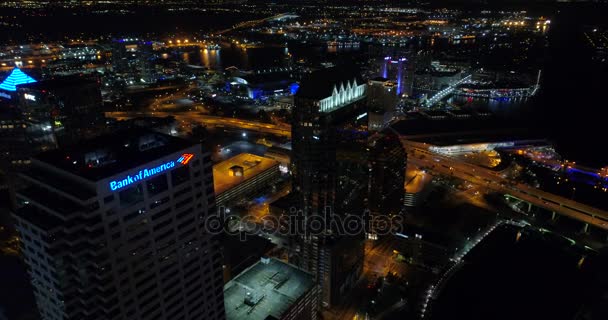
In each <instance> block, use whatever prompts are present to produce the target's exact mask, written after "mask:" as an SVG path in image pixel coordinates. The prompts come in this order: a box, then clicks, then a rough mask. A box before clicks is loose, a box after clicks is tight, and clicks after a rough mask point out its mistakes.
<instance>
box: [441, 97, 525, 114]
mask: <svg viewBox="0 0 608 320" xmlns="http://www.w3.org/2000/svg"><path fill="white" fill-rule="evenodd" d="M527 100H528V99H527V98H506V97H505V98H495V99H490V98H480V97H465V96H452V97H450V98H449V99H448V103H450V104H453V105H455V106H458V107H461V108H466V109H489V110H491V111H492V112H495V113H498V114H504V113H508V114H511V113H513V112H517V111H519V110H520V108H521V107H523V106H524V105H525V104H526V102H527Z"/></svg>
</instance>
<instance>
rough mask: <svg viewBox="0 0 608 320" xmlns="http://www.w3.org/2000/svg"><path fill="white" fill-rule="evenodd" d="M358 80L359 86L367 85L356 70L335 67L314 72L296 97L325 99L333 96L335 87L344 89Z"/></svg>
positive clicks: (303, 82)
mask: <svg viewBox="0 0 608 320" xmlns="http://www.w3.org/2000/svg"><path fill="white" fill-rule="evenodd" d="M353 80H356V81H357V84H363V83H365V82H364V81H363V78H362V77H361V73H360V72H359V71H358V70H357V69H356V68H354V67H353V68H346V67H334V68H328V69H321V70H317V71H314V72H313V73H311V74H310V75H309V76H308V77H306V78H305V79H304V80H303V81H302V83H301V85H300V89H299V90H298V92H297V93H296V96H298V97H301V98H307V99H324V98H327V97H329V96H331V94H332V91H333V89H334V86H337V87H340V85H341V84H344V87H346V85H347V84H348V82H349V81H353Z"/></svg>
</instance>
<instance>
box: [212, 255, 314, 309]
mask: <svg viewBox="0 0 608 320" xmlns="http://www.w3.org/2000/svg"><path fill="white" fill-rule="evenodd" d="M313 286H314V281H313V279H312V275H311V274H309V273H306V272H304V271H303V270H301V269H298V268H296V267H294V266H292V265H290V264H287V263H285V262H282V261H280V260H277V259H273V258H271V259H265V261H260V262H258V263H256V264H254V265H253V266H251V267H250V268H248V269H247V270H245V271H243V272H242V273H241V274H239V275H238V276H237V277H236V278H234V279H233V280H231V281H229V282H228V283H227V284H226V285H225V286H224V305H225V308H226V319H227V320H241V319H247V320H266V319H273V318H276V319H280V318H281V316H282V315H283V314H284V313H285V311H287V310H288V309H289V307H290V306H291V305H292V304H293V303H295V302H296V301H297V300H298V299H299V298H300V297H302V296H303V295H305V294H306V293H307V292H308V291H309V290H311V289H312V288H313Z"/></svg>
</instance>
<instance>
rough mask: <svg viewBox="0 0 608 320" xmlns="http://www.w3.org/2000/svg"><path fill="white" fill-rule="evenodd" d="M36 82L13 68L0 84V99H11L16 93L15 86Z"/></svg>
mask: <svg viewBox="0 0 608 320" xmlns="http://www.w3.org/2000/svg"><path fill="white" fill-rule="evenodd" d="M34 82H36V80H35V79H34V78H32V77H30V76H28V75H27V74H25V73H24V72H23V71H21V69H19V68H15V69H13V71H11V73H10V74H9V75H8V77H6V79H4V81H2V83H0V98H4V99H13V98H14V97H15V95H16V92H17V86H18V85H22V84H27V83H34Z"/></svg>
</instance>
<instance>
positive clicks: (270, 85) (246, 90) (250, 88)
mask: <svg viewBox="0 0 608 320" xmlns="http://www.w3.org/2000/svg"><path fill="white" fill-rule="evenodd" d="M298 87H299V85H298V83H297V82H296V80H295V79H293V77H292V74H291V73H290V72H289V71H279V72H268V73H252V74H242V75H235V76H234V77H232V79H231V80H230V82H229V84H228V86H227V89H228V90H229V91H231V92H233V93H234V94H236V95H239V96H244V97H248V98H251V99H262V98H265V97H271V96H284V95H293V94H295V93H296V92H297V91H298Z"/></svg>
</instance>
